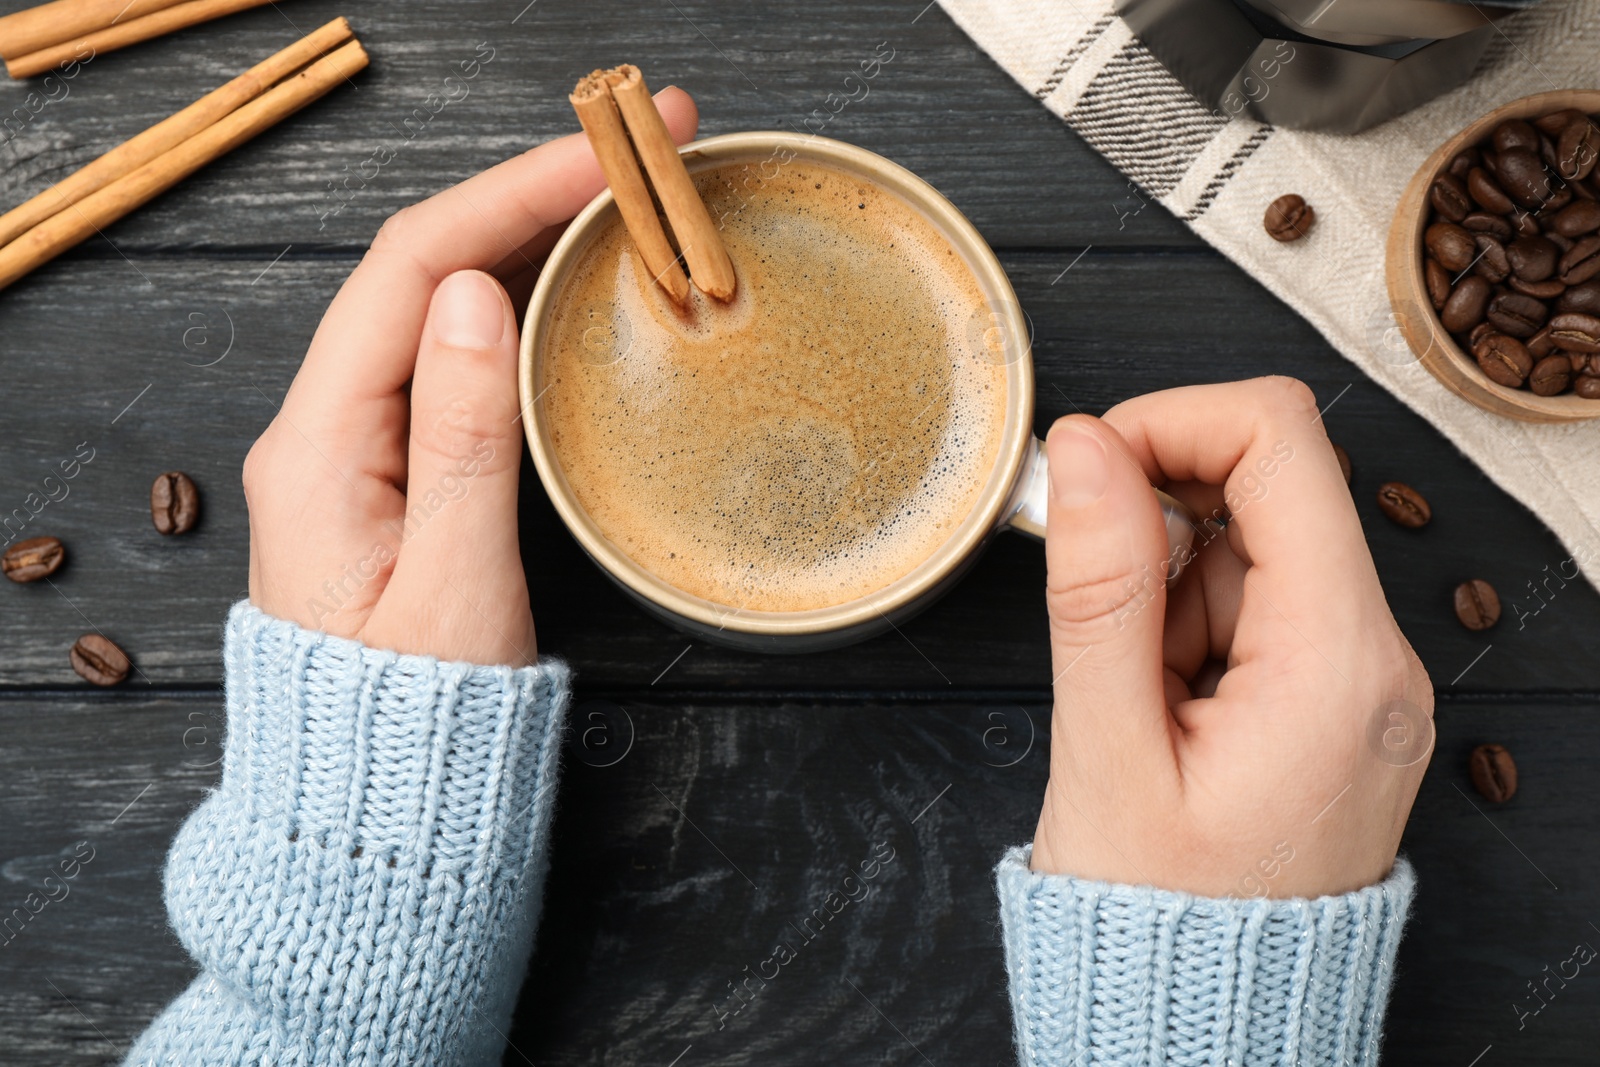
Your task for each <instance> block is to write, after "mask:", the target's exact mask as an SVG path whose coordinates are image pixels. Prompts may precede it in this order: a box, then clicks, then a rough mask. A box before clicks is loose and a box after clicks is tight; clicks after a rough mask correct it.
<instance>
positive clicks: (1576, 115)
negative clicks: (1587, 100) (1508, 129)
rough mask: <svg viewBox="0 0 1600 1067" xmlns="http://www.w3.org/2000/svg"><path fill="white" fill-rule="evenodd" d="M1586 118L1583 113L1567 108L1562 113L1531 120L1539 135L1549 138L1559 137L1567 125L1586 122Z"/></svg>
mask: <svg viewBox="0 0 1600 1067" xmlns="http://www.w3.org/2000/svg"><path fill="white" fill-rule="evenodd" d="M1588 117H1589V116H1587V115H1585V114H1584V113H1583V112H1581V111H1578V110H1576V109H1574V108H1570V107H1569V108H1566V109H1564V110H1562V111H1552V112H1550V114H1548V115H1541V116H1540V117H1539V118H1536V119H1534V120H1533V125H1534V128H1535V129H1537V130H1538V131H1539V132H1540V133H1546V134H1549V135H1550V136H1551V137H1559V136H1561V131H1562V130H1564V129H1566V128H1567V126H1568V124H1569V123H1573V122H1581V121H1586V120H1587V119H1588Z"/></svg>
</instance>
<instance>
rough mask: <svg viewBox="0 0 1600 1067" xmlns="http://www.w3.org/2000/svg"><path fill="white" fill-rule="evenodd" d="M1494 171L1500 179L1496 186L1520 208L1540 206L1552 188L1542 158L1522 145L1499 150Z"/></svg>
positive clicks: (1548, 196) (1547, 197) (1548, 173)
mask: <svg viewBox="0 0 1600 1067" xmlns="http://www.w3.org/2000/svg"><path fill="white" fill-rule="evenodd" d="M1494 174H1495V177H1496V178H1498V179H1499V180H1500V188H1501V189H1503V190H1505V192H1506V193H1507V195H1509V196H1510V197H1511V198H1512V199H1513V200H1515V201H1516V202H1517V203H1519V204H1521V205H1522V206H1523V207H1543V206H1544V204H1545V201H1547V200H1549V199H1550V194H1551V193H1552V192H1553V191H1554V190H1553V189H1552V187H1551V184H1550V172H1549V171H1547V170H1545V167H1544V160H1542V159H1540V158H1539V157H1538V156H1537V155H1536V154H1535V153H1533V152H1530V151H1528V150H1527V149H1526V148H1513V149H1510V150H1509V151H1505V152H1501V153H1500V154H1499V156H1498V157H1497V159H1496V161H1495V168H1494ZM1479 202H1480V203H1482V201H1479ZM1485 206H1488V205H1485Z"/></svg>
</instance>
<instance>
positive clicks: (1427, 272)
mask: <svg viewBox="0 0 1600 1067" xmlns="http://www.w3.org/2000/svg"><path fill="white" fill-rule="evenodd" d="M1422 277H1423V281H1424V283H1425V284H1426V285H1427V287H1428V301H1429V303H1431V304H1432V305H1433V310H1435V311H1438V310H1439V309H1440V308H1442V307H1444V302H1445V301H1446V300H1449V299H1450V272H1449V271H1447V270H1445V269H1444V268H1443V267H1441V266H1439V261H1438V260H1436V259H1430V260H1426V261H1424V263H1423V264H1422Z"/></svg>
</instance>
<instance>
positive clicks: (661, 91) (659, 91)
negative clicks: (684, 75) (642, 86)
mask: <svg viewBox="0 0 1600 1067" xmlns="http://www.w3.org/2000/svg"><path fill="white" fill-rule="evenodd" d="M677 87H678V83H677V82H673V83H672V84H671V85H668V86H666V87H665V88H661V89H657V90H656V92H655V95H657V96H660V95H661V94H662V93H664V92H666V91H667V89H676V88H677Z"/></svg>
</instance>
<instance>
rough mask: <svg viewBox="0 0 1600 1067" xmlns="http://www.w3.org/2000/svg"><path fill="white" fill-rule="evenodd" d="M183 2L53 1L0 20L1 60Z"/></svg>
mask: <svg viewBox="0 0 1600 1067" xmlns="http://www.w3.org/2000/svg"><path fill="white" fill-rule="evenodd" d="M183 2H184V0H55V2H54V3H49V4H40V5H39V6H38V7H30V8H27V9H26V10H23V11H17V12H14V13H12V14H10V15H6V16H4V17H0V57H3V58H5V59H15V58H16V57H17V56H25V55H27V54H28V53H29V52H37V51H39V50H40V49H41V48H48V47H50V46H51V45H53V44H60V43H61V42H62V41H66V40H70V39H71V38H74V37H81V36H83V35H84V34H86V33H93V32H94V31H95V30H103V29H105V28H106V27H107V26H114V25H116V24H117V23H120V22H128V21H131V20H133V19H136V18H139V17H141V16H143V15H148V14H150V13H151V12H152V11H159V10H161V9H162V8H164V7H171V6H172V5H173V4H179V3H183Z"/></svg>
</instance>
